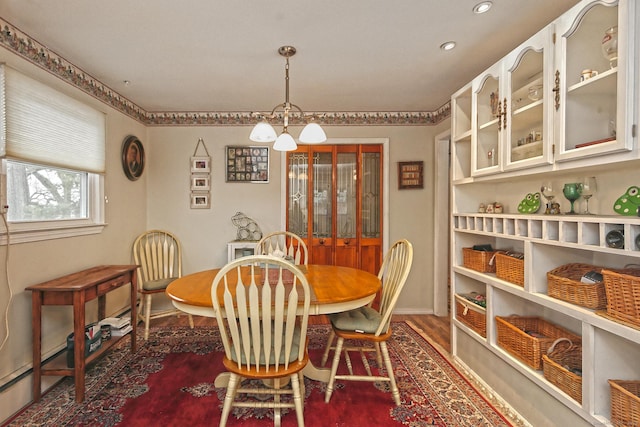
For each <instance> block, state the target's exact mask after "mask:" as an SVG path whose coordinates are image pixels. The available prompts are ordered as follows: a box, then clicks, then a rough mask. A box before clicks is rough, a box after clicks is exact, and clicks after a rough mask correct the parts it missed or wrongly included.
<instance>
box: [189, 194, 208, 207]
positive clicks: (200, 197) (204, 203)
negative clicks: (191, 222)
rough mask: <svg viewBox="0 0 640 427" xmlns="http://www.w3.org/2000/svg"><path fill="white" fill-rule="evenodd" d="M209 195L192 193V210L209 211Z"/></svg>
mask: <svg viewBox="0 0 640 427" xmlns="http://www.w3.org/2000/svg"><path fill="white" fill-rule="evenodd" d="M209 197H210V196H209V193H191V209H209V208H210V207H211V200H210V198H209Z"/></svg>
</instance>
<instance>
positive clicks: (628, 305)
mask: <svg viewBox="0 0 640 427" xmlns="http://www.w3.org/2000/svg"><path fill="white" fill-rule="evenodd" d="M602 276H603V277H604V287H605V290H606V293H607V315H609V316H610V317H612V318H614V319H616V320H621V321H623V322H627V323H630V324H632V325H634V326H637V327H640V269H636V268H628V269H624V270H616V271H612V270H607V269H603V270H602Z"/></svg>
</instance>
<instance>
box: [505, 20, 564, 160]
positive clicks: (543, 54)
mask: <svg viewBox="0 0 640 427" xmlns="http://www.w3.org/2000/svg"><path fill="white" fill-rule="evenodd" d="M552 53H553V52H552V48H551V47H550V28H548V29H545V30H543V31H541V32H540V33H538V34H536V35H535V36H534V37H532V38H531V39H530V40H528V41H527V42H526V43H524V45H523V47H522V49H518V50H516V51H514V52H513V53H512V54H511V55H509V56H508V57H507V58H506V59H505V61H506V66H507V67H508V70H507V73H506V76H505V86H506V87H508V88H509V90H508V97H509V102H508V105H507V106H506V107H504V113H505V117H506V119H507V121H506V122H505V123H503V127H506V129H507V132H506V135H505V138H504V141H503V143H504V146H505V165H504V169H505V170H509V169H521V168H523V167H529V166H536V165H539V164H542V163H551V156H550V152H551V150H550V149H548V148H547V146H548V144H549V142H550V139H551V137H550V135H549V133H550V129H551V126H550V122H551V116H550V113H549V112H550V111H552V110H550V109H549V106H548V101H547V99H548V98H549V96H547V94H548V93H551V91H550V90H549V85H550V83H551V76H552V71H551V70H552V68H551V66H550V65H551V64H550V61H548V60H547V57H548V56H550V55H552ZM545 65H546V67H545ZM548 111H549V112H548Z"/></svg>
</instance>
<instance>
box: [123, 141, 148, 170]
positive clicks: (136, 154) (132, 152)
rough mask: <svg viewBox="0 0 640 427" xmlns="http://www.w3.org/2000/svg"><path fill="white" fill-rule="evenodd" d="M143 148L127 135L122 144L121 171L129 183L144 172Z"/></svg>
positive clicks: (138, 142)
mask: <svg viewBox="0 0 640 427" xmlns="http://www.w3.org/2000/svg"><path fill="white" fill-rule="evenodd" d="M144 161H145V158H144V147H143V146H142V143H141V142H140V140H139V139H138V138H137V137H135V136H133V135H129V136H127V137H126V138H125V140H124V142H123V143H122V169H123V170H124V174H125V175H126V177H127V178H129V180H130V181H135V180H137V179H138V178H140V176H141V175H142V172H144Z"/></svg>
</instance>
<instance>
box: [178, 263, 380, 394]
mask: <svg viewBox="0 0 640 427" xmlns="http://www.w3.org/2000/svg"><path fill="white" fill-rule="evenodd" d="M298 267H299V268H300V269H301V270H302V271H303V272H304V274H305V277H306V278H307V281H308V282H309V288H310V290H311V303H310V310H309V314H310V315H318V314H331V313H339V312H343V311H347V310H352V309H354V308H358V307H362V306H364V305H366V304H368V303H370V302H371V301H373V299H374V298H375V296H376V294H377V292H378V291H379V290H380V288H381V286H382V284H381V282H380V279H378V276H376V275H374V274H371V273H369V272H366V271H364V270H359V269H356V268H351V267H342V266H336V265H315V264H309V265H306V266H305V265H301V266H298ZM219 271H220V269H212V270H206V271H200V272H198V273H193V274H189V275H186V276H183V277H181V278H179V279H176V280H174V281H173V282H171V283H170V284H169V286H168V287H167V290H166V294H167V296H168V297H169V298H170V299H171V302H172V303H173V305H174V306H175V307H176V308H177V309H178V310H180V311H183V312H185V313H189V314H193V315H197V316H207V317H215V312H214V310H213V303H212V302H211V285H212V283H213V279H214V278H215V276H216V274H218V272H219ZM303 373H304V375H305V376H307V377H309V378H311V379H315V380H318V381H324V382H328V381H329V374H330V370H329V369H324V368H317V367H315V366H314V365H313V364H312V363H311V362H309V363H308V364H307V366H306V367H305V369H304V371H303ZM226 381H227V377H226V375H220V376H218V378H216V382H215V385H216V387H223V386H225V384H226Z"/></svg>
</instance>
